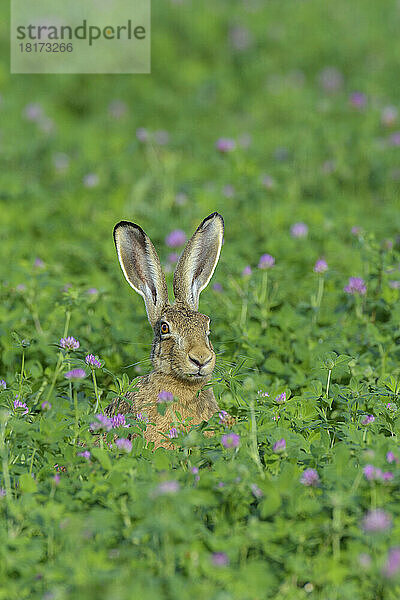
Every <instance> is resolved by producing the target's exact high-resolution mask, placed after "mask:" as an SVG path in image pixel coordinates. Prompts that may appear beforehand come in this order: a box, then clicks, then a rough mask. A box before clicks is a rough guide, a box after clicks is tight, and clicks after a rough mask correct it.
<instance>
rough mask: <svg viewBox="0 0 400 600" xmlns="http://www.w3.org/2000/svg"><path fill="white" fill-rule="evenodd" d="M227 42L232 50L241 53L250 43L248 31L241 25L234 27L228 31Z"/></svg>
mask: <svg viewBox="0 0 400 600" xmlns="http://www.w3.org/2000/svg"><path fill="white" fill-rule="evenodd" d="M229 41H230V44H231V46H232V48H233V49H234V50H237V51H238V52H243V51H244V50H247V48H248V47H249V46H250V45H251V43H252V35H251V33H250V31H249V30H248V29H247V28H246V27H243V26H242V25H235V26H234V27H232V28H231V29H230V30H229Z"/></svg>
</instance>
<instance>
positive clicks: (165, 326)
mask: <svg viewBox="0 0 400 600" xmlns="http://www.w3.org/2000/svg"><path fill="white" fill-rule="evenodd" d="M160 331H161V333H169V325H168V323H161V327H160Z"/></svg>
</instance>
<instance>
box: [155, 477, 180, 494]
mask: <svg viewBox="0 0 400 600" xmlns="http://www.w3.org/2000/svg"><path fill="white" fill-rule="evenodd" d="M179 488H180V485H179V481H175V480H173V479H171V480H169V481H162V482H161V483H160V484H159V485H158V486H157V488H156V494H176V493H177V492H179Z"/></svg>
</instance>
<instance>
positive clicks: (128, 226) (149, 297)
mask: <svg viewBox="0 0 400 600" xmlns="http://www.w3.org/2000/svg"><path fill="white" fill-rule="evenodd" d="M114 241H115V247H116V248H117V254H118V259H119V264H120V265H121V269H122V272H123V274H124V275H125V278H126V280H127V282H128V283H129V285H130V286H131V287H133V289H134V290H135V291H136V292H138V294H140V295H141V296H143V299H144V302H145V305H146V311H147V317H148V319H149V322H150V325H151V326H152V327H154V325H155V324H156V322H157V321H158V319H159V318H160V316H161V313H162V310H163V308H164V307H165V306H166V305H167V304H168V289H167V284H166V281H165V277H164V274H163V272H162V270H161V264H160V259H159V258H158V256H157V252H156V251H155V248H154V246H153V244H152V243H151V240H150V238H149V236H148V235H146V234H145V232H144V231H143V229H142V228H141V227H139V226H138V225H135V223H130V222H129V221H120V223H117V225H116V226H115V227H114Z"/></svg>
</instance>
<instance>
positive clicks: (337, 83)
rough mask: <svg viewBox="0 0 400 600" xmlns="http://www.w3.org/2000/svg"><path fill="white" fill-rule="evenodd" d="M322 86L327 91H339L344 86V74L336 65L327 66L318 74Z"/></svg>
mask: <svg viewBox="0 0 400 600" xmlns="http://www.w3.org/2000/svg"><path fill="white" fill-rule="evenodd" d="M318 81H319V84H320V86H321V87H322V89H323V90H324V91H325V92H328V93H333V92H337V91H338V90H340V89H341V87H342V86H343V75H342V73H341V72H340V71H339V70H338V69H337V68H336V67H325V68H324V69H323V70H322V71H321V72H320V74H319V76H318Z"/></svg>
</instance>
